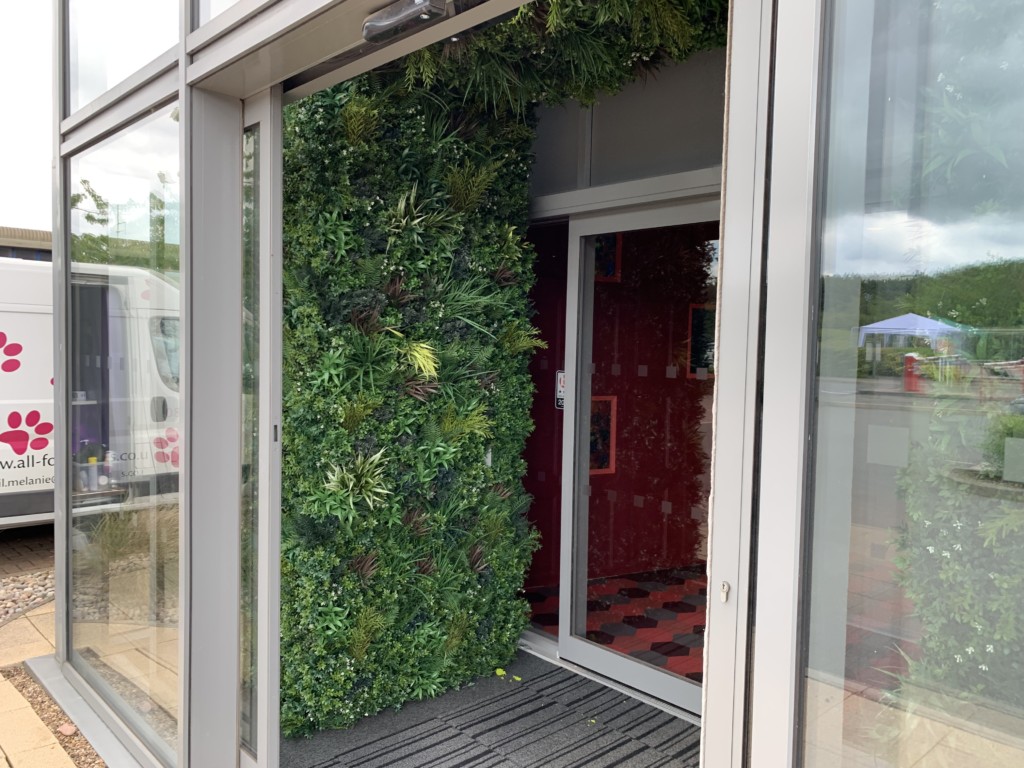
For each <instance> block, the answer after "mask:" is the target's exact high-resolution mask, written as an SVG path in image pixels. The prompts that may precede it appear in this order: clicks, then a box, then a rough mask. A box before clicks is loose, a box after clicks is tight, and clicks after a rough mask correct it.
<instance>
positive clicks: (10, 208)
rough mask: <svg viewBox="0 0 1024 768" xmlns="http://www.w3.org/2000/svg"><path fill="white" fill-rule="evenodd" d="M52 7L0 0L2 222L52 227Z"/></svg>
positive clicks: (33, 0)
mask: <svg viewBox="0 0 1024 768" xmlns="http://www.w3.org/2000/svg"><path fill="white" fill-rule="evenodd" d="M52 5H53V4H52V3H51V2H49V0H28V2H14V0H5V1H3V2H0V94H2V95H3V100H4V116H3V119H2V120H0V226H7V227H28V228H29V229H45V230H49V229H50V228H51V192H50V190H51V182H52V172H51V163H50V158H51V155H52V150H53V146H52V138H51V137H52V135H53V97H52V95H51V92H52V90H53V64H52V61H53V55H52V49H53V35H52V33H51V24H52V15H53V14H52V11H53V8H52Z"/></svg>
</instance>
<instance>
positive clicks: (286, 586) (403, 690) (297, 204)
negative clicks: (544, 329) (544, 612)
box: [282, 0, 727, 735]
mask: <svg viewBox="0 0 1024 768" xmlns="http://www.w3.org/2000/svg"><path fill="white" fill-rule="evenodd" d="M726 8H727V3H726V2H724V0H705V1H693V2H687V1H686V0H605V1H604V2H581V1H578V0H549V2H540V3H535V4H532V5H530V6H527V7H526V8H525V9H524V10H522V11H520V12H519V13H518V14H517V15H515V16H514V18H512V19H510V20H508V21H506V22H504V23H502V24H500V25H496V26H493V27H490V28H488V29H486V30H482V31H479V32H475V33H471V34H469V35H465V36H463V37H462V38H461V39H460V40H459V41H457V42H449V43H446V44H444V45H441V46H437V47H434V48H431V49H427V50H425V51H421V52H419V53H417V54H414V55H413V56H410V57H409V58H407V59H406V60H404V61H402V62H400V63H397V64H394V65H391V66H389V67H387V68H386V69H383V70H377V71H375V72H372V73H370V74H367V75H364V76H362V77H360V78H358V79H356V80H354V81H351V82H348V83H345V84H343V85H340V86H337V87H335V88H332V89H330V90H327V91H324V92H321V93H319V94H316V95H314V96H312V97H310V98H307V99H305V100H304V101H302V102H299V103H297V104H295V105H293V106H292V107H290V108H289V109H288V110H287V112H286V122H285V268H284V272H285V278H284V279H285V296H284V323H285V329H284V331H285V356H284V371H285V391H284V435H283V437H284V460H283V477H282V485H283V510H282V511H283V516H284V534H283V563H282V726H283V730H284V732H285V733H286V734H287V735H294V734H300V733H308V732H310V731H313V730H317V729H323V728H338V727H346V726H349V725H351V724H352V723H354V722H355V721H356V720H358V719H359V718H361V717H364V716H366V715H369V714H373V713H374V712H377V711H379V710H380V709H382V708H385V707H391V706H399V705H401V704H402V703H404V702H406V701H408V700H410V699H417V698H423V697H428V696H434V695H436V694H438V693H440V692H442V691H444V690H446V689H449V688H452V687H456V686H459V685H461V684H464V683H466V682H468V681H470V680H471V679H473V678H474V677H476V676H478V675H481V674H486V673H489V672H493V670H494V669H495V667H496V666H499V665H500V664H503V663H505V662H507V661H508V660H509V659H510V658H511V656H512V655H513V654H514V653H515V650H516V645H517V641H518V638H519V635H520V633H521V632H522V630H523V628H524V627H525V625H526V622H527V607H526V603H525V601H524V600H523V599H522V598H521V596H520V593H521V588H522V584H523V577H524V573H525V571H526V569H527V567H528V565H529V562H530V557H531V554H532V552H533V550H534V549H535V547H536V546H537V539H536V535H535V533H534V532H533V531H532V530H531V527H530V525H529V523H528V522H527V519H526V517H525V512H526V511H527V509H528V507H529V504H530V498H529V497H528V496H527V495H526V494H525V493H524V491H523V488H522V484H521V477H522V475H523V473H524V471H525V465H524V462H523V460H522V458H521V454H522V450H523V445H524V441H525V439H526V437H527V435H528V434H529V432H530V431H531V429H532V424H531V422H530V417H529V413H530V405H531V398H532V394H533V386H532V383H531V379H530V376H529V374H528V371H527V364H528V362H529V357H530V354H531V352H532V351H533V350H534V349H536V348H537V347H538V346H539V345H540V343H541V342H540V341H539V340H538V339H537V336H536V333H535V331H534V329H533V328H532V326H531V325H530V315H531V307H530V304H529V301H528V298H527V294H528V291H529V289H530V287H531V284H532V280H533V273H532V258H533V250H532V247H531V246H530V245H529V243H527V242H526V241H525V240H524V233H525V230H526V226H527V215H528V203H529V199H528V180H529V171H530V166H531V162H532V157H531V154H530V151H531V146H532V142H533V138H534V119H533V109H534V107H535V106H536V105H537V104H538V103H558V102H561V101H564V100H566V99H570V98H576V99H580V100H583V101H588V100H591V99H593V98H594V96H595V95H596V94H597V93H599V92H604V91H615V90H617V89H618V88H620V87H621V86H622V85H623V84H625V83H627V82H629V81H631V80H633V79H635V78H637V77H640V76H643V75H645V73H647V72H650V71H652V70H654V69H655V68H656V67H657V66H659V65H660V64H661V63H664V62H666V61H670V60H682V59H683V58H685V57H686V56H687V55H689V54H690V53H691V52H694V51H697V50H702V49H707V48H712V47H717V46H720V45H722V44H723V42H724V29H725V20H726Z"/></svg>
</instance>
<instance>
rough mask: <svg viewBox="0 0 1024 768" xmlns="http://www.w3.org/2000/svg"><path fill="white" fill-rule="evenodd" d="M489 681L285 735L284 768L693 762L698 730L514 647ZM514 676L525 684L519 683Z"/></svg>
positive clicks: (676, 766)
mask: <svg viewBox="0 0 1024 768" xmlns="http://www.w3.org/2000/svg"><path fill="white" fill-rule="evenodd" d="M506 671H507V674H506V676H505V677H504V678H503V679H501V678H498V677H490V678H486V679H483V680H479V681H478V682H477V683H476V684H475V685H472V686H469V687H466V688H463V689H461V690H458V691H452V692H450V693H446V694H444V695H443V696H440V697H438V698H436V699H432V700H430V701H421V702H414V703H412V704H408V705H406V706H405V707H404V708H403V709H401V710H400V711H398V712H394V711H387V712H382V713H381V714H378V715H376V716H374V717H370V718H367V719H366V720H363V721H362V722H360V723H358V724H357V725H356V726H355V727H353V728H351V729H349V730H347V731H326V732H322V733H318V734H316V735H315V736H314V737H312V738H310V739H291V740H285V741H284V742H283V743H282V745H281V765H282V766H283V768H533V767H534V766H545V767H546V766H552V768H570V767H572V768H612V766H616V767H617V768H619V767H621V768H655V767H656V766H671V767H672V768H696V766H697V765H698V762H699V757H700V728H699V726H696V725H692V724H690V723H687V722H685V721H683V720H680V719H678V718H676V717H673V716H672V715H669V714H668V713H666V712H662V711H661V710H659V709H656V708H654V707H651V706H649V705H647V704H644V703H642V702H640V701H637V700H636V699H633V698H631V697H629V696H626V695H624V694H621V693H618V692H617V691H614V690H612V689H610V688H606V687H605V686H603V685H600V684H599V683H596V682H594V681H592V680H588V679H587V678H584V677H581V676H579V675H576V674H574V673H572V672H570V671H568V670H566V669H563V668H562V667H559V666H556V665H554V664H551V663H549V662H547V661H544V660H542V659H539V658H537V657H536V656H532V655H530V654H527V653H524V652H520V653H519V656H518V657H517V658H516V660H515V661H514V662H513V663H512V664H510V665H509V666H508V667H507V668H506ZM516 677H519V678H521V680H519V681H517V680H515V678H516Z"/></svg>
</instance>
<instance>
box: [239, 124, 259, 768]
mask: <svg viewBox="0 0 1024 768" xmlns="http://www.w3.org/2000/svg"><path fill="white" fill-rule="evenodd" d="M259 152H260V134H259V128H258V127H254V128H249V129H247V130H246V131H245V133H244V135H243V139H242V237H243V241H242V344H243V346H242V381H241V386H242V510H241V511H242V514H241V521H242V531H241V536H242V538H241V545H242V548H241V553H242V580H241V584H242V602H241V616H240V619H241V628H242V632H241V641H242V643H241V649H240V650H241V679H242V691H241V694H242V709H241V715H242V723H241V741H242V744H243V745H244V746H245V747H247V748H248V749H250V750H252V751H255V749H256V737H257V734H258V732H259V723H258V721H257V718H256V715H257V711H258V707H257V703H258V702H257V696H258V691H259V689H258V680H257V668H258V667H257V651H258V644H257V638H258V634H259V633H258V631H257V630H258V621H259V610H258V608H259V593H258V579H259V550H258V544H259V519H260V517H259V477H260V463H259V459H260V441H259V437H260V397H259V394H260V325H259V320H260V248H259V230H260V227H259V193H260V177H259Z"/></svg>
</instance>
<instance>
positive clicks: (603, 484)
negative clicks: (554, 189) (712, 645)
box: [559, 201, 719, 714]
mask: <svg viewBox="0 0 1024 768" xmlns="http://www.w3.org/2000/svg"><path fill="white" fill-rule="evenodd" d="M717 219H718V202H717V201H711V202H705V203H696V204H689V205H686V206H682V207H679V206H674V207H672V208H666V209H662V210H660V211H651V212H646V213H641V214H616V215H613V216H601V217H595V218H591V219H587V220H582V221H576V222H573V223H572V224H571V226H570V246H569V247H570V253H569V272H570V277H569V286H570V288H569V292H570V296H569V299H568V303H569V304H570V306H569V309H568V311H567V318H571V319H574V318H578V323H575V329H574V330H575V332H574V333H573V332H572V331H570V333H569V336H575V338H574V339H571V340H570V342H569V344H568V345H567V346H569V347H570V350H569V351H567V357H568V358H570V360H571V361H572V362H568V361H567V365H568V366H569V372H568V376H569V380H570V382H572V384H571V385H570V386H571V389H572V391H573V392H574V395H575V397H573V398H570V400H571V402H572V405H571V406H569V405H567V408H569V407H571V408H572V413H573V415H574V418H573V419H572V420H567V423H568V425H569V426H568V427H567V428H566V430H565V449H564V452H565V456H571V457H573V460H572V464H571V465H569V466H571V469H568V472H571V473H572V474H571V478H572V482H566V483H564V488H565V489H566V491H565V494H564V495H563V501H564V503H563V515H564V516H565V517H564V526H566V527H563V540H564V541H565V543H566V545H567V549H568V552H567V551H566V548H563V561H564V563H566V564H568V565H569V566H570V568H571V573H570V574H568V578H566V575H565V574H564V572H563V582H562V583H563V586H562V596H561V604H562V606H563V611H564V612H563V618H562V620H561V621H560V625H561V628H562V632H561V639H560V646H559V650H560V653H561V655H562V656H564V657H565V658H567V659H569V660H571V661H574V662H576V663H578V664H580V665H582V666H584V667H587V668H589V669H592V670H594V671H596V672H599V673H601V674H604V675H606V676H608V677H611V678H615V679H617V680H619V681H621V682H623V683H625V684H627V685H630V686H632V687H635V688H637V689H639V690H641V691H643V692H645V693H648V694H650V695H653V696H656V697H658V698H660V699H663V700H665V701H666V702H668V703H671V704H673V705H674V706H677V707H680V708H682V709H685V710H687V711H690V712H693V713H695V714H697V713H699V712H700V708H701V689H700V687H701V684H702V682H703V672H704V633H705V630H706V627H707V594H708V583H707V560H708V545H709V538H708V522H709V516H708V497H709V493H710V490H711V487H710V462H711V448H712V444H711V438H712V435H711V423H712V422H711V419H712V400H713V395H714V376H715V369H714V357H715V348H714V340H715V326H716V322H715V316H716V294H717V274H718V244H719V226H718V221H717ZM680 222H686V223H680ZM573 294H575V295H573ZM573 305H575V306H573ZM569 328H570V329H571V328H573V323H570V324H569ZM573 347H574V349H572V348H573ZM567 479H568V478H567ZM567 528H568V530H567Z"/></svg>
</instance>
